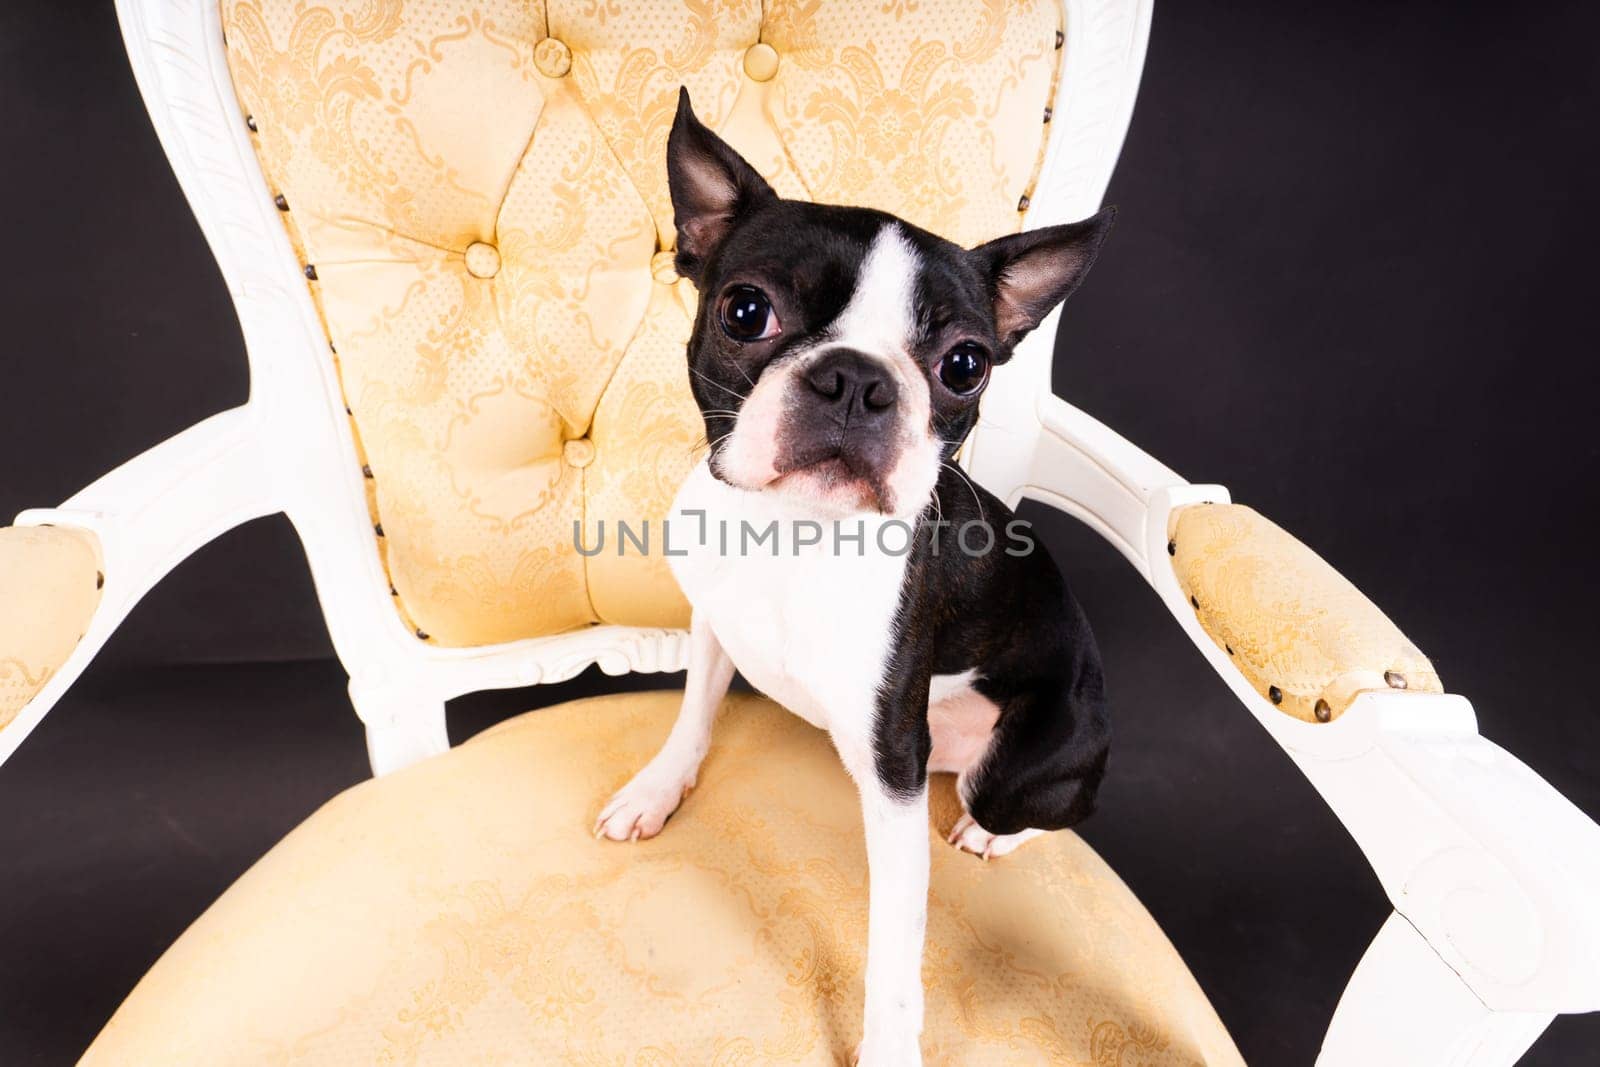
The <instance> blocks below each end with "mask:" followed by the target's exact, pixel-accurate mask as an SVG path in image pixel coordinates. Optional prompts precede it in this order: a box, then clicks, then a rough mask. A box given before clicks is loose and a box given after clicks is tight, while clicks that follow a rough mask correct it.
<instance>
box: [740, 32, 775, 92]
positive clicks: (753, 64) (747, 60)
mask: <svg viewBox="0 0 1600 1067" xmlns="http://www.w3.org/2000/svg"><path fill="white" fill-rule="evenodd" d="M744 72H745V73H746V74H748V75H750V77H751V78H753V79H754V80H756V81H758V82H769V81H771V80H772V78H773V75H775V74H777V73H778V50H777V49H776V48H774V47H772V46H771V45H770V44H768V43H767V42H765V41H757V42H756V43H755V44H753V45H751V46H750V47H749V48H747V49H746V50H745V53H744Z"/></svg>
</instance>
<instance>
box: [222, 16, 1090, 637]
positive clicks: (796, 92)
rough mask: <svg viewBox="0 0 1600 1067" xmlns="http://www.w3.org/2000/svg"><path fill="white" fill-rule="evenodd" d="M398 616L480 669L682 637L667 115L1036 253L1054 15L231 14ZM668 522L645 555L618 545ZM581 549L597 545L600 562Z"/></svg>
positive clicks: (776, 169) (683, 330)
mask: <svg viewBox="0 0 1600 1067" xmlns="http://www.w3.org/2000/svg"><path fill="white" fill-rule="evenodd" d="M221 11H222V23H223V27H224V30H225V32H226V39H227V58H228V63H229V67H230V70H231V73H232V76H233V80H234V84H235V88H236V90H237V92H238V95H239V99H240V101H241V103H242V105H243V106H244V108H245V109H246V111H247V112H248V113H249V115H250V117H251V118H250V122H251V125H252V127H253V129H254V131H255V137H254V140H255V147H256V150H257V154H258V157H259V159H260V161H261V164H262V168H263V171H264V173H265V174H266V177H267V180H268V183H269V184H270V185H271V186H272V188H273V189H274V190H275V191H277V192H278V193H279V194H280V195H281V199H280V200H279V201H278V204H279V207H280V209H281V217H282V218H283V220H284V223H285V225H286V226H287V227H288V228H289V232H290V237H291V240H292V242H293V243H294V245H295V248H296V250H297V252H299V254H300V255H301V257H302V261H303V263H304V264H305V267H306V276H307V284H308V285H309V286H310V288H311V292H312V295H313V298H314V302H315V303H316V305H317V307H318V308H319V310H320V312H321V314H322V317H323V321H324V324H325V326H326V329H327V332H328V337H329V344H330V358H332V359H336V360H337V362H338V367H339V371H340V378H341V381H342V385H343V388H344V391H345V400H346V404H347V406H348V408H349V410H350V412H351V417H352V422H353V431H354V433H355V436H356V439H357V441H358V442H359V448H360V450H361V452H362V458H363V460H364V462H365V463H366V469H367V471H369V472H370V477H369V479H368V482H367V484H368V486H369V496H370V500H369V503H370V506H371V508H372V512H373V524H374V536H376V537H377V538H378V539H379V546H380V555H381V556H382V557H383V559H384V561H385V564H386V566H387V568H388V571H389V575H390V579H391V585H392V588H393V590H394V592H395V596H396V603H397V607H398V608H399V609H400V610H401V611H402V612H403V613H404V614H405V615H406V616H407V618H408V621H409V622H410V624H412V625H413V626H414V627H415V629H416V630H417V631H418V633H419V636H424V637H425V638H426V639H428V640H430V641H433V642H435V643H439V644H446V645H456V646H476V645H486V644H493V643H498V642H503V641H510V640H515V639H518V638H525V637H535V636H543V635H548V634H554V633H560V632H564V631H568V630H572V629H575V628H579V627H583V626H586V625H590V624H594V623H599V622H609V623H622V624H628V625H636V626H677V625H683V624H684V623H686V621H687V617H688V609H687V606H686V605H685V603H684V602H683V599H682V597H681V595H680V594H679V592H678V590H677V588H676V585H675V584H674V582H673V580H672V578H671V575H670V573H669V572H668V570H667V567H666V565H665V559H664V557H663V556H662V555H661V552H660V550H659V549H660V529H659V521H660V516H662V515H663V514H664V513H665V512H666V509H667V507H668V505H669V503H670V501H671V499H672V496H673V494H674V493H675V492H676V489H677V486H678V484H679V482H680V480H681V479H682V477H683V475H684V473H685V472H686V471H687V469H688V467H689V465H690V464H691V463H692V462H693V460H694V458H695V455H696V449H697V447H700V446H701V445H702V444H703V442H702V441H701V435H702V433H703V425H702V424H701V422H700V420H699V417H698V415H697V412H696V410H695V407H694V404H693V401H692V399H691V397H690V394H689V387H688V373H687V369H686V365H685V361H684V344H685V342H686V341H687V339H688V336H689V331H690V325H691V322H692V318H693V313H694V306H695V293H694V290H693V288H692V286H691V285H690V284H689V283H688V282H687V281H685V280H681V279H679V278H678V277H677V276H676V274H675V273H674V272H673V271H672V266H671V253H670V248H671V245H672V238H673V227H672V210H671V204H670V202H669V199H668V195H667V186H666V173H665V146H666V137H667V132H668V130H669V128H670V126H671V121H672V115H673V111H674V108H675V105H676V97H677V90H678V86H679V85H680V84H681V85H687V86H688V87H689V90H690V92H691V94H692V95H693V99H694V102H695V107H696V110H697V111H698V112H699V113H700V115H701V117H702V118H703V119H705V120H706V121H707V122H708V123H709V124H710V125H711V126H712V127H713V128H714V129H717V130H718V131H720V132H721V133H722V134H723V135H724V136H725V137H726V138H727V139H728V140H729V141H730V142H731V143H732V144H733V145H734V147H736V148H737V149H739V150H740V151H741V152H742V153H744V154H745V155H746V157H747V158H749V159H750V160H751V161H752V163H754V164H755V165H756V166H757V167H758V168H759V169H760V170H761V171H762V172H763V173H764V174H765V175H766V176H767V177H768V179H769V180H770V181H772V183H773V184H774V186H775V187H776V188H777V189H778V191H779V192H780V193H782V194H784V195H786V196H796V197H807V198H812V199H816V200H821V201H827V202H834V203H848V204H861V205H867V206H871V207H876V208H881V209H884V210H887V211H892V212H895V213H897V214H900V215H903V216H905V217H906V218H908V219H910V220H911V221H912V222H914V223H916V224H918V225H921V226H924V227H927V228H929V229H931V230H934V231H936V232H938V233H941V234H943V235H945V236H947V237H950V238H951V239H953V240H956V241H960V242H963V243H967V244H973V243H977V242H979V241H982V240H986V239H988V238H991V237H994V236H997V235H999V234H1002V233H1006V232H1011V231H1014V230H1016V229H1018V228H1019V227H1020V225H1021V222H1022V211H1023V210H1024V209H1025V208H1026V205H1027V200H1026V198H1027V196H1028V195H1029V193H1030V192H1031V190H1032V186H1033V183H1034V181H1035V180H1036V179H1037V176H1038V171H1039V167H1040V162H1041V159H1042V156H1043V151H1044V146H1045V138H1046V133H1047V131H1048V130H1049V126H1048V125H1047V124H1046V123H1047V122H1048V112H1047V107H1048V105H1049V104H1050V102H1051V100H1052V99H1053V88H1054V85H1055V82H1056V79H1057V77H1058V74H1059V70H1058V67H1059V58H1060V56H1061V54H1062V53H1061V48H1060V40H1061V39H1060V35H1059V30H1060V27H1061V10H1060V7H1059V5H1058V4H1057V3H1055V2H1053V0H1031V2H1020V3H1019V2H1013V0H919V2H916V3H912V2H908V0H883V2H878V0H874V2H871V3H862V2H859V0H767V2H766V3H765V4H763V3H762V2H761V0H568V2H558V0H552V2H550V3H548V4H543V3H531V2H528V0H472V2H470V3H457V2H443V0H436V2H422V0H324V2H320V3H308V2H306V0H239V2H234V0H222V8H221ZM646 520H649V522H650V526H651V530H650V536H651V551H650V552H649V553H640V552H637V551H634V550H633V547H632V546H631V545H630V546H628V551H626V552H623V553H621V554H619V552H618V544H617V541H616V536H615V535H616V530H617V526H616V524H617V523H618V522H619V521H620V522H626V523H628V524H629V525H630V526H631V527H632V528H633V529H634V530H635V531H639V530H641V529H643V528H644V525H645V521H646ZM602 522H603V523H604V525H605V527H606V531H605V532H606V543H605V547H604V550H603V551H602V552H601V553H600V554H598V555H594V556H588V557H586V556H585V555H583V554H581V553H579V552H578V551H577V550H576V548H575V546H574V526H575V524H579V523H581V524H583V528H584V531H585V538H586V541H587V543H588V544H589V545H590V546H591V547H592V546H593V544H594V542H595V538H596V536H597V530H598V528H599V526H600V524H601V523H602Z"/></svg>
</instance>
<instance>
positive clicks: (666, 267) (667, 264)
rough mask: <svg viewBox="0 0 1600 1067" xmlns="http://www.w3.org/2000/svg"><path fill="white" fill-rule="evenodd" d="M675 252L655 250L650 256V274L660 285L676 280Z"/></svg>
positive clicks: (669, 283)
mask: <svg viewBox="0 0 1600 1067" xmlns="http://www.w3.org/2000/svg"><path fill="white" fill-rule="evenodd" d="M676 256H677V253H675V252H657V253H656V254H655V255H653V256H651V257H650V276H651V277H652V278H654V279H655V280H656V281H658V282H660V283H661V284H662V285H671V284H672V283H674V282H676V281H677V280H678V264H677V262H676Z"/></svg>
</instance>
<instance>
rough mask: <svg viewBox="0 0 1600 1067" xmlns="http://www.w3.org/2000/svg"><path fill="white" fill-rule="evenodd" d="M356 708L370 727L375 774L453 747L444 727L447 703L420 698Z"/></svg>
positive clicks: (369, 750)
mask: <svg viewBox="0 0 1600 1067" xmlns="http://www.w3.org/2000/svg"><path fill="white" fill-rule="evenodd" d="M356 710H357V711H358V712H359V713H360V715H361V719H362V721H363V722H365V723H366V727H367V759H368V761H369V762H370V763H371V764H372V773H373V775H374V776H376V777H382V776H383V775H385V774H391V773H393V772H394V771H398V770H401V769H402V768H405V767H409V766H411V765H412V764H413V763H418V762H421V761H422V760H425V759H427V758H428V757H429V756H437V755H439V754H440V753H441V752H445V751H448V750H449V748H450V736H449V734H448V733H447V732H446V730H445V721H444V704H443V702H441V701H427V700H423V701H417V702H415V703H405V704H400V705H393V704H390V705H386V706H384V707H381V708H370V707H362V706H360V705H359V704H358V705H357V708H356Z"/></svg>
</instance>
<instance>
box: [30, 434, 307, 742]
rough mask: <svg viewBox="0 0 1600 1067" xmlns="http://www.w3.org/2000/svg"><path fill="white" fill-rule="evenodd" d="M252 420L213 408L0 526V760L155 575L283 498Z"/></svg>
mask: <svg viewBox="0 0 1600 1067" xmlns="http://www.w3.org/2000/svg"><path fill="white" fill-rule="evenodd" d="M258 421H259V420H258V417H257V415H256V413H255V412H254V411H253V410H252V408H251V406H250V405H245V406H244V407H240V408H235V409H233V410H231V411H226V412H223V413H222V414H219V415H215V416H213V417H211V418H209V419H206V420H205V421H203V422H200V423H198V424H196V425H195V426H192V427H190V428H189V429H188V430H185V431H184V432H183V433H180V434H178V435H176V436H174V437H172V438H170V439H168V440H166V441H164V442H162V443H161V444H159V445H157V446H155V447H154V448H152V449H150V450H148V451H146V452H144V453H142V454H140V455H139V456H136V457H135V458H134V459H132V460H129V461H128V462H127V463H124V464H123V465H122V466H120V467H118V468H116V469H115V470H113V471H111V472H110V473H108V474H106V475H105V476H104V477H102V478H100V479H99V480H98V481H96V482H94V483H93V484H92V485H89V486H88V487H86V488H85V489H83V490H82V491H81V492H79V493H78V494H76V495H75V496H73V497H72V498H71V499H70V500H68V501H67V502H66V503H64V504H62V505H61V506H60V507H59V508H49V509H35V510H30V511H25V512H23V513H22V514H21V515H19V516H17V521H16V526H15V527H10V528H6V529H3V530H0V619H3V620H4V621H3V622H0V763H3V762H5V760H6V759H7V758H8V757H9V756H10V755H11V753H12V752H14V751H15V750H16V748H17V746H18V745H19V744H21V743H22V740H23V739H24V738H25V737H26V736H27V735H28V734H29V733H30V732H31V731H32V730H33V728H34V727H35V726H37V725H38V723H39V721H40V720H41V719H42V718H43V717H44V715H45V713H46V712H47V711H48V710H49V709H50V707H51V706H52V705H53V704H54V703H55V701H56V700H57V699H58V698H59V697H60V695H61V694H62V693H63V692H64V691H65V690H66V688H67V686H69V685H70V684H71V683H72V682H73V680H74V679H76V678H77V676H78V675H79V674H80V673H81V672H82V670H83V668H84V667H85V666H86V665H87V664H88V662H89V660H90V659H92V658H93V656H94V654H95V653H96V652H98V651H99V650H100V647H101V646H102V645H104V644H105V642H106V639H107V638H109V637H110V636H111V633H112V631H114V630H115V629H116V627H117V625H118V624H119V623H121V621H122V620H123V618H124V617H126V616H127V614H128V612H129V611H131V610H132V608H133V606H134V605H135V604H136V603H138V601H139V599H140V598H141V597H142V596H143V595H144V594H145V593H146V592H147V591H148V590H149V589H150V588H151V587H152V586H153V585H155V583H156V582H158V581H160V580H161V578H162V577H163V576H165V575H166V574H167V573H168V572H170V571H171V570H172V569H173V568H174V567H176V566H177V565H178V564H179V563H180V562H182V561H183V560H184V559H185V558H186V557H187V556H188V555H189V554H190V553H192V552H194V551H195V550H196V549H197V548H199V547H200V546H202V545H204V544H205V543H206V542H208V541H210V540H211V539H213V538H214V537H216V536H218V535H219V534H221V533H223V532H225V531H226V530H229V529H232V528H233V527H234V526H237V525H239V524H240V523H242V522H245V521H247V520H249V519H253V518H257V517H259V516H262V515H268V514H271V513H272V512H274V511H277V510H279V509H280V508H281V507H282V505H281V504H280V503H278V496H279V494H278V491H277V487H276V483H275V479H274V478H273V477H271V471H270V470H269V469H268V467H267V465H266V464H264V463H263V462H262V451H263V450H262V447H261V444H260V442H261V440H262V435H261V434H260V432H259V428H258Z"/></svg>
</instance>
